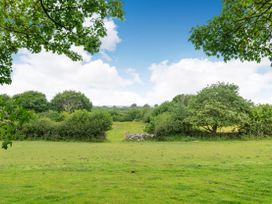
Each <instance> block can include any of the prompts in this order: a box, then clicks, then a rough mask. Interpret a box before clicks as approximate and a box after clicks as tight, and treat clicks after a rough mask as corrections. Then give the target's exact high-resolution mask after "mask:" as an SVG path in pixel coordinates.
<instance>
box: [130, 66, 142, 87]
mask: <svg viewBox="0 0 272 204" xmlns="http://www.w3.org/2000/svg"><path fill="white" fill-rule="evenodd" d="M126 73H127V74H128V75H129V76H130V77H131V78H132V81H133V82H134V83H136V84H143V81H142V80H141V77H140V75H139V73H137V71H136V70H135V69H132V68H128V69H127V70H126Z"/></svg>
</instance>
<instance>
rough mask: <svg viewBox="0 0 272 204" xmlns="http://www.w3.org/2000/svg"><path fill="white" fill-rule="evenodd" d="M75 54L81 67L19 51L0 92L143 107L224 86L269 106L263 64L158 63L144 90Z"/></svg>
mask: <svg viewBox="0 0 272 204" xmlns="http://www.w3.org/2000/svg"><path fill="white" fill-rule="evenodd" d="M80 52H82V54H83V56H85V57H84V59H85V61H84V62H73V61H71V60H70V59H69V58H67V57H66V56H63V55H61V56H59V55H55V54H52V53H46V52H41V53H40V54H30V53H29V52H27V51H25V50H22V51H21V52H20V53H19V54H18V55H17V60H16V61H15V63H14V66H13V67H14V72H13V76H12V79H13V83H12V84H11V85H5V86H2V87H0V92H2V93H8V94H10V95H13V94H16V93H20V92H23V91H27V90H37V91H41V92H43V93H45V94H46V95H47V97H48V98H49V99H51V98H52V97H53V96H54V95H55V94H56V93H58V92H61V91H64V90H77V91H81V92H83V93H85V94H86V95H87V96H88V97H89V98H90V99H91V101H92V102H93V103H94V104H95V105H130V104H132V103H137V104H138V105H143V104H145V103H149V104H155V103H161V102H163V101H166V100H171V99H172V98H173V97H174V96H176V95H177V94H181V93H186V94H195V93H196V92H197V91H199V90H201V89H202V88H204V87H205V86H207V85H208V84H212V83H216V82H218V81H224V82H231V83H235V84H237V85H238V86H239V87H240V93H241V95H242V96H244V97H245V98H247V99H251V100H253V101H254V102H255V103H272V92H271V90H272V68H271V67H270V62H269V60H263V61H262V62H261V63H259V64H258V63H254V62H244V63H242V62H240V61H237V60H233V61H230V62H228V63H224V62H213V61H210V60H207V59H181V60H180V61H178V62H176V63H171V62H168V61H163V62H160V63H157V64H152V65H151V66H150V68H149V74H150V82H149V84H147V83H146V82H143V81H142V79H141V77H140V75H139V74H138V73H137V71H136V70H135V69H131V68H129V69H127V70H125V72H126V76H122V75H120V73H119V71H118V69H117V68H116V67H114V66H111V65H110V64H108V63H105V62H104V61H103V60H101V59H98V60H93V59H92V58H91V57H90V56H89V55H85V54H86V53H84V51H82V50H80ZM147 72H148V70H147ZM137 86H139V87H137ZM132 90H137V91H132Z"/></svg>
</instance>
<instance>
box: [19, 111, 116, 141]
mask: <svg viewBox="0 0 272 204" xmlns="http://www.w3.org/2000/svg"><path fill="white" fill-rule="evenodd" d="M111 125H112V121H111V117H110V115H109V114H108V113H106V112H102V111H95V112H88V111H86V110H78V111H75V112H74V113H71V114H69V115H68V116H67V117H66V118H65V119H64V120H63V121H59V122H56V121H53V120H52V119H50V118H48V117H40V118H36V119H35V120H32V121H31V122H29V123H26V124H25V125H24V126H23V127H22V129H21V134H22V135H24V136H25V138H29V139H49V140H88V141H90V140H104V139H105V132H106V131H107V130H109V129H110V128H111Z"/></svg>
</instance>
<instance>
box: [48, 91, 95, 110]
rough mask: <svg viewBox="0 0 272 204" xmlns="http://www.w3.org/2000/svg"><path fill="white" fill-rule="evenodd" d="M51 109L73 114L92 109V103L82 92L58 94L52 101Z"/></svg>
mask: <svg viewBox="0 0 272 204" xmlns="http://www.w3.org/2000/svg"><path fill="white" fill-rule="evenodd" d="M51 108H52V109H53V110H56V111H67V112H73V111H75V110H79V109H86V110H91V109H92V103H91V102H90V100H89V99H88V98H87V97H86V96H85V95H84V94H83V93H80V92H76V91H64V92H62V93H58V94H57V95H56V96H55V97H54V98H53V99H52V100H51Z"/></svg>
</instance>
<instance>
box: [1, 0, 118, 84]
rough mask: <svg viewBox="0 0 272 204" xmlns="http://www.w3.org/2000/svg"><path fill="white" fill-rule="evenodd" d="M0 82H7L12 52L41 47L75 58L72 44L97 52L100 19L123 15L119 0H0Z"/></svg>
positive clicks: (102, 27)
mask: <svg viewBox="0 0 272 204" xmlns="http://www.w3.org/2000/svg"><path fill="white" fill-rule="evenodd" d="M0 13H1V15H0V84H6V83H11V71H12V55H13V54H15V53H17V52H18V50H19V49H21V48H26V49H28V50H29V51H30V52H32V53H39V52H41V51H42V49H44V50H46V51H52V52H53V53H57V54H65V55H66V56H68V57H69V58H71V59H72V60H79V59H81V56H80V55H79V53H77V52H74V51H73V49H72V48H73V46H82V47H83V48H84V50H86V51H88V52H90V53H96V52H98V51H99V48H100V45H101V38H103V37H105V36H106V35H107V31H106V28H105V25H104V22H103V20H104V19H106V18H108V17H117V18H120V19H122V18H123V10H122V2H121V0H65V1H64V0H0Z"/></svg>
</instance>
